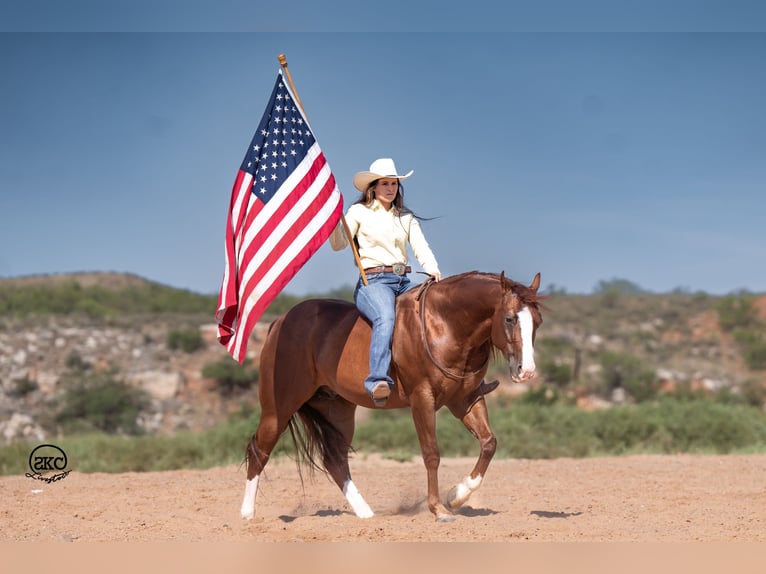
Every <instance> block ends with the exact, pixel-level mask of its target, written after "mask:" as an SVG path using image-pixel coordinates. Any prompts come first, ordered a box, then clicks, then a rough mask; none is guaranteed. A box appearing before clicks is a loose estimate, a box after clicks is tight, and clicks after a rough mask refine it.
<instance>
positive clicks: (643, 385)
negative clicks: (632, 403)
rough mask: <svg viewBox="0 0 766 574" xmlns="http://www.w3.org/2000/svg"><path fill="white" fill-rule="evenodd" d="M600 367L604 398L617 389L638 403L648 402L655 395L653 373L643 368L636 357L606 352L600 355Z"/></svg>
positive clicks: (641, 362) (640, 361) (655, 388)
mask: <svg viewBox="0 0 766 574" xmlns="http://www.w3.org/2000/svg"><path fill="white" fill-rule="evenodd" d="M601 367H602V373H603V380H602V384H603V387H602V393H604V395H605V396H609V394H610V393H611V391H612V390H613V389H615V388H619V387H622V388H623V389H625V390H626V391H627V392H628V394H630V396H631V397H633V399H634V400H636V401H638V402H641V401H646V400H649V399H651V398H653V397H654V396H655V395H656V394H657V386H656V380H655V375H654V372H653V371H651V370H649V369H647V368H646V367H644V364H643V361H642V360H641V359H640V358H638V357H634V356H632V355H627V354H624V353H613V352H609V351H607V352H605V353H602V355H601Z"/></svg>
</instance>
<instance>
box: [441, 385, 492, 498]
mask: <svg viewBox="0 0 766 574" xmlns="http://www.w3.org/2000/svg"><path fill="white" fill-rule="evenodd" d="M462 422H463V424H464V425H465V427H466V428H467V429H468V430H469V431H471V434H473V435H474V436H475V437H476V438H477V439H478V440H479V444H480V445H481V453H480V454H479V459H478V460H477V461H476V466H474V467H473V470H472V471H471V473H470V474H469V475H468V476H466V477H465V478H464V479H463V480H462V482H460V483H459V484H457V485H456V486H454V487H453V488H452V490H450V491H449V493H448V494H447V505H448V506H449V507H450V509H452V510H455V509H456V508H459V507H460V506H462V505H463V504H465V503H466V502H467V501H468V499H469V498H470V496H471V494H473V492H475V491H476V490H477V489H478V488H479V486H481V481H482V480H483V479H484V476H485V474H486V472H487V468H489V463H490V461H491V460H492V457H493V456H494V455H495V450H496V448H497V439H496V438H495V435H494V434H493V432H492V429H491V428H490V426H489V416H488V414H487V405H486V403H485V402H484V399H483V398H482V399H480V400H478V401H476V402H475V403H474V404H473V406H472V407H471V409H470V410H469V411H468V412H467V413H466V414H465V416H463V418H462Z"/></svg>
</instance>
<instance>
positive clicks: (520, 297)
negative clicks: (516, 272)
mask: <svg viewBox="0 0 766 574" xmlns="http://www.w3.org/2000/svg"><path fill="white" fill-rule="evenodd" d="M500 284H501V285H502V297H501V299H500V301H499V302H498V304H497V307H496V308H495V313H494V315H493V317H492V344H493V345H494V346H495V347H497V348H498V349H499V350H500V352H501V353H502V354H503V357H505V360H506V361H507V362H508V367H509V368H510V371H511V379H513V381H514V382H516V383H519V382H521V381H526V380H529V379H531V378H532V377H533V376H534V375H535V348H534V344H535V334H536V333H537V328H538V327H539V326H540V324H541V323H542V322H543V317H542V314H541V313H540V305H539V297H538V295H537V290H538V289H539V288H540V274H539V273H538V274H537V275H535V278H534V279H533V280H532V283H531V284H530V285H529V286H528V287H527V286H526V285H522V284H521V283H516V282H513V281H510V280H509V279H506V278H505V273H504V272H503V273H501V274H500Z"/></svg>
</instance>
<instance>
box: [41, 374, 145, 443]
mask: <svg viewBox="0 0 766 574" xmlns="http://www.w3.org/2000/svg"><path fill="white" fill-rule="evenodd" d="M64 384H65V386H66V388H65V390H64V392H63V394H62V396H61V397H60V398H59V399H58V401H57V402H56V404H55V408H54V415H53V422H54V423H55V424H56V425H58V426H59V427H60V428H61V429H62V430H63V431H64V432H67V433H71V432H92V431H102V432H105V433H120V434H131V435H135V434H140V433H141V432H142V431H141V428H140V427H139V425H138V423H137V418H138V415H139V414H140V413H141V411H142V410H143V409H145V408H147V407H148V405H149V399H148V397H147V396H146V394H145V393H144V392H143V391H141V390H140V389H136V388H134V387H131V386H130V385H128V384H126V383H124V382H122V381H120V380H117V379H116V378H115V376H114V373H98V374H91V375H87V376H85V375H83V376H82V377H81V378H80V377H74V378H73V379H70V380H69V381H65V383H64Z"/></svg>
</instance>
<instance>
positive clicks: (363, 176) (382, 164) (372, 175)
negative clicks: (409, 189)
mask: <svg viewBox="0 0 766 574" xmlns="http://www.w3.org/2000/svg"><path fill="white" fill-rule="evenodd" d="M413 171H414V170H410V172H409V173H406V174H404V175H398V174H397V171H396V166H395V165H394V160H392V159H391V158H390V157H384V158H381V159H376V160H375V161H374V162H372V165H370V171H360V172H359V173H357V174H356V175H355V176H354V187H355V188H357V189H358V190H359V191H361V192H362V193H364V192H365V191H367V188H368V187H370V184H371V183H372V182H373V181H375V180H376V179H380V178H382V177H394V178H396V179H407V178H408V177H410V176H411V175H412V173H413Z"/></svg>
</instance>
